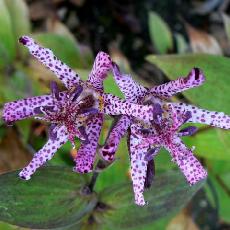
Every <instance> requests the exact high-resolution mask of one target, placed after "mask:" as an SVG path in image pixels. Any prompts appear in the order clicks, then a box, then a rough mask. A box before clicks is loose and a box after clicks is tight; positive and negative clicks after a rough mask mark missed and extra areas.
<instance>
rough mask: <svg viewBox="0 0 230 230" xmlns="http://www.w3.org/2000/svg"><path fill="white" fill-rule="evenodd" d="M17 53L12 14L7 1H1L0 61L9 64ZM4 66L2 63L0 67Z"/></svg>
mask: <svg viewBox="0 0 230 230" xmlns="http://www.w3.org/2000/svg"><path fill="white" fill-rule="evenodd" d="M15 54H16V49H15V40H14V35H13V29H12V23H11V18H10V14H9V11H8V9H7V7H6V5H5V2H4V1H0V58H1V62H0V63H4V64H9V63H10V62H12V61H13V59H14V57H15ZM3 66H4V65H3V64H0V68H2V67H3Z"/></svg>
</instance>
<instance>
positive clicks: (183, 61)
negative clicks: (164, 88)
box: [147, 54, 230, 114]
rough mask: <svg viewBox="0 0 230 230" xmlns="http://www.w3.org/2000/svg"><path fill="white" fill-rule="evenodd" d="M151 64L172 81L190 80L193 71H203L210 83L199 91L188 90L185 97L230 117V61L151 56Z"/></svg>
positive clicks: (193, 57)
mask: <svg viewBox="0 0 230 230" xmlns="http://www.w3.org/2000/svg"><path fill="white" fill-rule="evenodd" d="M147 60H148V61H149V62H151V63H153V64H155V65H156V66H157V67H159V68H160V69H161V70H162V71H163V72H164V73H165V74H166V75H167V77H169V79H171V80H174V79H177V78H178V77H179V76H187V74H188V73H189V71H190V70H191V69H192V68H193V67H199V68H201V69H202V70H203V72H204V74H205V76H206V82H205V83H204V84H203V85H202V86H200V87H197V88H194V89H190V90H186V91H184V92H183V94H184V96H185V97H186V98H188V99H189V100H190V101H191V102H192V103H194V104H196V105H198V106H201V107H203V108H204V109H209V110H216V111H223V112H225V113H228V114H230V90H229V85H230V78H229V77H228V76H230V68H229V66H230V59H229V58H226V57H221V56H214V55H207V54H198V55H194V54H188V55H164V56H154V55H150V56H148V57H147Z"/></svg>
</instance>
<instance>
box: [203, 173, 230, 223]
mask: <svg viewBox="0 0 230 230" xmlns="http://www.w3.org/2000/svg"><path fill="white" fill-rule="evenodd" d="M228 176H229V175H228ZM209 178H210V179H211V182H212V183H213V186H214V188H215V191H216V193H217V197H218V203H219V214H220V217H221V219H222V220H223V221H226V222H228V223H229V222H230V216H229V193H227V192H226V189H225V188H224V187H223V186H221V184H220V183H219V182H218V180H217V178H216V177H214V175H213V174H211V173H209ZM228 180H229V177H228ZM206 191H207V195H208V197H209V199H210V200H212V195H211V192H210V191H209V190H208V189H207V188H206ZM228 191H229V187H228Z"/></svg>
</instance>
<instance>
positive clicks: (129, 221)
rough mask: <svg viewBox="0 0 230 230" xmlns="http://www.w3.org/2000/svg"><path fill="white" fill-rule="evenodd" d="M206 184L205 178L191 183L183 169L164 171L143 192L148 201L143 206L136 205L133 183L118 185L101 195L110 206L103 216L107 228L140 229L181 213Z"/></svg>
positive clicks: (103, 200)
mask: <svg viewBox="0 0 230 230" xmlns="http://www.w3.org/2000/svg"><path fill="white" fill-rule="evenodd" d="M203 184H204V181H202V182H200V183H198V184H197V185H195V186H192V187H191V186H189V185H188V184H187V183H186V182H185V179H184V178H183V176H182V175H181V173H180V172H175V171H170V172H167V173H165V174H161V175H160V176H156V178H155V181H154V184H153V186H152V187H151V188H150V189H149V190H147V191H146V192H145V193H144V194H145V199H146V201H148V205H146V206H144V207H139V206H137V205H135V204H134V201H133V192H132V186H131V184H121V185H119V186H118V185H115V186H112V187H110V188H109V189H106V190H104V191H103V192H102V194H101V202H103V203H105V204H106V205H107V207H108V211H107V212H106V213H104V214H103V217H101V218H102V220H103V221H104V223H105V225H106V226H108V228H107V229H127V228H129V229H140V227H143V226H145V225H148V224H150V223H153V222H154V221H156V220H159V219H160V218H164V217H166V216H167V215H172V214H173V213H176V212H178V211H179V210H180V209H181V208H182V207H184V206H185V205H186V204H187V203H188V202H189V200H190V199H191V198H192V196H193V195H194V194H195V193H196V192H197V191H198V190H199V189H200V188H201V186H203ZM98 218H100V216H99V214H98Z"/></svg>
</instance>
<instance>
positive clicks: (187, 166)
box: [167, 138, 207, 185]
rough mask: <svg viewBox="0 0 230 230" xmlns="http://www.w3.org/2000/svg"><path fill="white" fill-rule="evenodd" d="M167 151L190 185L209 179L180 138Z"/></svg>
mask: <svg viewBox="0 0 230 230" xmlns="http://www.w3.org/2000/svg"><path fill="white" fill-rule="evenodd" d="M167 149H168V151H169V152H170V153H171V155H172V157H173V160H174V161H175V163H176V164H177V165H178V167H179V168H180V170H181V172H182V173H183V174H184V176H185V178H186V180H187V181H188V183H189V184H190V185H193V184H195V183H197V182H199V181H200V180H203V179H204V178H206V177H207V172H206V170H205V169H204V168H203V166H202V165H201V163H200V162H199V161H198V160H197V159H196V157H195V156H194V155H193V153H192V151H191V150H190V149H188V148H187V147H186V146H185V145H184V143H183V142H182V141H181V140H180V138H177V139H175V140H174V143H172V145H171V146H167ZM181 155H182V156H181Z"/></svg>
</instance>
